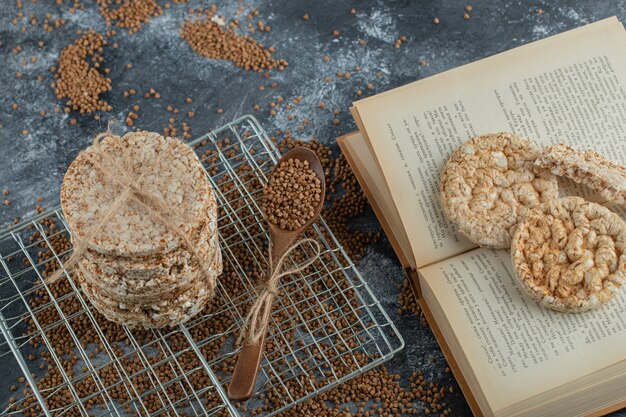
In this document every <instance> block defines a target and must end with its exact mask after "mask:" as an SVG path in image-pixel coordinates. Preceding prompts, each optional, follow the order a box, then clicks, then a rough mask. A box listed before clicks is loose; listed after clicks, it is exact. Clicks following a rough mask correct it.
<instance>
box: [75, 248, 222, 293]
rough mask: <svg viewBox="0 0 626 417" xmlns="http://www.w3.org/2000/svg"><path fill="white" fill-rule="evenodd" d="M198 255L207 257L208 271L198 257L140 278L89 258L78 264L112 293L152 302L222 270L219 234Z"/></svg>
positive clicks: (99, 286)
mask: <svg viewBox="0 0 626 417" xmlns="http://www.w3.org/2000/svg"><path fill="white" fill-rule="evenodd" d="M198 256H200V257H201V259H203V260H204V264H205V265H210V267H209V269H208V271H203V270H202V267H201V265H199V263H198V261H197V260H196V259H195V258H191V259H187V260H186V262H184V263H181V264H174V265H173V266H172V267H171V268H169V269H167V270H165V272H164V273H163V274H161V275H159V274H155V275H152V276H149V277H141V278H137V277H135V276H132V277H129V275H128V274H125V273H123V272H119V271H113V272H111V271H107V269H106V267H103V266H102V264H100V263H95V262H93V261H90V260H88V259H86V258H83V259H81V260H80V261H79V262H78V267H79V268H81V272H82V276H83V278H84V280H85V281H86V282H88V283H89V284H91V285H92V286H93V287H94V288H95V289H96V290H97V291H100V292H102V293H103V294H105V295H107V296H109V297H115V298H117V299H119V300H120V301H122V302H124V301H126V302H127V303H132V302H150V301H152V300H160V299H163V297H164V296H168V295H169V294H171V292H173V291H174V292H180V291H184V290H187V289H189V288H191V287H192V286H193V285H194V284H195V283H196V282H198V281H202V280H206V279H207V277H216V276H218V275H219V274H221V272H222V263H221V261H220V262H217V260H219V259H221V258H220V248H219V242H218V241H217V236H215V237H214V238H213V239H211V241H210V242H207V243H206V244H205V245H204V247H202V248H199V249H198Z"/></svg>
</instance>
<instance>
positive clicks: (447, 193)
mask: <svg viewBox="0 0 626 417" xmlns="http://www.w3.org/2000/svg"><path fill="white" fill-rule="evenodd" d="M539 155H540V152H539V149H538V148H537V147H536V146H535V145H534V144H533V143H532V142H531V141H530V140H528V139H524V138H522V137H520V136H517V135H515V134H513V133H494V134H488V135H483V136H477V137H474V138H471V139H470V140H468V141H467V142H465V143H463V144H462V145H461V146H459V147H458V148H457V149H456V150H455V151H454V152H453V153H452V155H451V156H450V159H448V162H447V163H446V165H445V167H444V169H443V172H442V174H441V181H440V188H439V191H440V198H441V204H442V207H443V210H444V213H445V215H446V217H447V218H448V219H450V220H451V221H452V222H453V223H455V224H456V225H457V227H458V230H459V232H460V233H461V234H463V235H464V236H465V237H467V238H468V239H469V240H471V241H472V242H475V243H478V244H479V245H480V246H486V247H492V248H509V247H510V245H511V236H512V235H513V233H514V232H515V227H516V226H517V223H518V222H519V221H520V219H522V218H523V217H524V215H525V214H526V212H527V211H528V210H529V209H530V208H533V207H536V206H538V205H539V204H541V203H543V202H546V201H549V200H551V199H554V198H558V183H557V180H556V177H555V176H554V175H552V174H551V173H550V172H549V171H547V170H539V171H538V172H535V171H534V170H533V163H534V161H535V160H536V159H537V158H538V157H539Z"/></svg>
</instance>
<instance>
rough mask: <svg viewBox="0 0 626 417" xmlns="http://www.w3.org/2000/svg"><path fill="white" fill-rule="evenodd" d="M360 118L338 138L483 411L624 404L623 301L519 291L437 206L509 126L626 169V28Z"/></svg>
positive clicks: (446, 84) (491, 62) (398, 93)
mask: <svg viewBox="0 0 626 417" xmlns="http://www.w3.org/2000/svg"><path fill="white" fill-rule="evenodd" d="M351 110H352V114H353V115H354V118H355V119H356V122H357V125H358V127H359V131H360V132H358V133H353V134H349V135H346V136H344V137H342V138H339V139H338V142H339V144H340V146H341V148H342V150H343V152H344V154H345V155H346V158H347V159H348V161H349V163H350V165H351V166H352V168H353V170H354V171H355V174H356V176H357V178H358V180H359V182H360V183H361V186H362V187H363V189H364V190H365V193H366V194H367V196H368V198H369V200H370V203H371V204H372V207H373V209H374V211H375V213H376V215H377V217H378V219H379V220H380V222H381V224H382V226H383V228H384V230H385V232H386V234H387V236H388V237H389V239H390V241H391V242H392V245H393V247H394V250H395V252H396V253H397V255H398V258H399V259H400V261H401V263H402V264H403V266H404V267H405V270H406V271H407V273H408V275H409V277H410V279H411V280H412V284H413V285H414V289H415V290H416V294H417V296H418V298H419V302H420V304H421V306H422V308H423V311H424V313H425V315H426V318H427V319H428V321H429V323H430V325H431V327H432V328H433V331H434V333H435V336H436V337H437V339H438V341H439V343H440V345H441V347H442V350H443V351H444V353H445V355H446V357H447V359H448V362H449V363H450V366H451V368H452V370H453V372H454V374H455V376H456V378H457V380H458V381H459V383H460V385H461V388H462V389H463V392H464V394H465V396H466V398H467V399H468V402H469V404H470V407H471V408H472V411H473V412H474V414H475V415H485V416H568V417H569V416H576V415H581V416H582V415H603V414H606V413H608V412H611V411H613V410H617V409H619V408H622V407H624V406H626V294H623V295H622V296H619V297H617V298H616V299H614V300H612V301H611V302H609V303H608V304H607V305H606V306H604V307H603V308H601V309H600V310H598V311H595V312H590V313H582V314H574V315H568V314H563V313H558V312H553V311H550V310H546V309H543V308H541V307H539V306H538V305H537V304H536V303H535V302H534V301H532V300H531V299H530V298H528V297H527V296H526V295H524V294H523V292H522V291H521V289H520V288H519V287H518V286H517V284H516V282H515V277H514V275H513V274H514V272H513V268H512V265H511V261H510V255H509V252H508V251H505V250H490V249H484V248H478V247H477V246H476V245H475V244H474V243H472V242H470V241H468V240H466V239H464V238H463V237H462V236H460V235H459V234H458V233H457V232H456V229H455V227H454V225H452V224H451V223H450V222H449V221H448V220H447V219H446V218H445V216H444V214H443V211H442V208H441V205H440V203H439V174H440V172H441V170H442V169H443V166H444V163H445V161H446V160H447V158H448V157H449V155H450V154H451V153H452V151H453V150H454V149H455V148H456V147H457V146H458V145H459V144H461V143H462V142H464V141H465V140H467V139H469V138H470V137H472V136H476V135H480V134H485V133H491V132H499V131H512V132H515V133H517V134H519V135H521V136H523V137H527V138H529V139H531V140H533V141H535V143H537V145H538V146H546V145H548V144H553V143H567V144H570V145H572V146H574V147H576V148H579V149H594V150H596V151H598V152H600V153H602V154H604V155H605V156H607V157H608V158H609V159H611V160H613V161H617V162H620V163H625V164H626V32H625V31H624V27H623V25H622V24H621V23H620V22H619V21H618V20H617V19H616V18H610V19H606V20H602V21H599V22H596V23H593V24H590V25H587V26H584V27H581V28H578V29H575V30H572V31H569V32H566V33H563V34H560V35H557V36H553V37H550V38H547V39H544V40H541V41H537V42H534V43H531V44H528V45H525V46H522V47H519V48H516V49H513V50H510V51H507V52H504V53H501V54H498V55H494V56H492V57H489V58H486V59H483V60H480V61H477V62H474V63H472V64H468V65H464V66H462V67H459V68H457V69H454V70H450V71H447V72H444V73H441V74H438V75H435V76H432V77H430V78H426V79H423V80H420V81H417V82H415V83H412V84H409V85H407V86H404V87H400V88H397V89H394V90H391V91H388V92H386V93H383V94H378V95H376V96H373V97H370V98H367V99H364V100H361V101H358V102H356V103H355V104H354V106H353V108H352V109H351ZM568 192H570V193H571V192H576V193H583V194H584V193H585V190H584V187H580V186H579V187H573V189H570V190H568ZM590 198H591V196H590ZM624 292H625V293H626V289H624Z"/></svg>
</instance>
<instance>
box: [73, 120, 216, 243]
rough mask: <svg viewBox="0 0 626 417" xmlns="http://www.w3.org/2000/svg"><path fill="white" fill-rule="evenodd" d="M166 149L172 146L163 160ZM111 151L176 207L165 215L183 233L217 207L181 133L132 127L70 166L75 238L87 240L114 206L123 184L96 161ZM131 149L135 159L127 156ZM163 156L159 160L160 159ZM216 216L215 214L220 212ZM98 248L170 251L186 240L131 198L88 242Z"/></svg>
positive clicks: (130, 172) (145, 184)
mask: <svg viewBox="0 0 626 417" xmlns="http://www.w3.org/2000/svg"><path fill="white" fill-rule="evenodd" d="M163 152H168V153H167V155H165V156H163V157H161V158H160V160H159V156H160V155H162V154H163ZM100 153H105V154H107V155H108V156H109V157H110V158H111V159H112V160H113V161H115V163H116V164H117V167H115V166H109V164H106V163H105V165H106V169H109V170H111V172H112V173H115V174H117V173H119V169H124V170H125V171H127V174H128V175H129V176H130V177H132V178H133V179H135V180H136V181H138V182H139V186H140V187H141V189H142V191H144V192H146V193H147V194H149V195H151V196H153V197H155V198H157V199H160V200H162V201H164V202H165V203H167V204H168V205H169V206H171V207H172V208H173V209H174V211H175V212H174V213H165V216H166V217H167V218H168V219H170V220H171V221H173V222H174V223H175V224H176V227H177V229H178V230H180V231H182V232H183V233H191V232H192V231H193V230H195V229H198V228H199V227H200V226H201V224H202V222H204V221H205V218H206V213H207V212H216V210H217V207H216V206H217V205H216V202H215V197H214V195H213V191H212V188H211V185H210V184H209V181H208V179H207V178H206V175H205V172H204V170H203V168H202V164H201V163H200V160H199V159H198V157H197V156H196V154H195V152H194V151H193V150H192V149H191V148H190V147H189V146H187V145H185V144H184V143H183V142H181V141H180V140H178V139H173V138H169V137H167V138H166V137H163V136H161V135H159V134H158V133H151V132H133V133H128V134H126V135H124V136H123V137H122V138H121V140H115V139H114V138H113V137H111V136H107V137H105V138H104V139H102V140H101V141H99V142H98V143H97V144H94V145H92V146H90V147H88V148H87V149H85V150H84V151H83V152H81V153H80V154H79V155H78V156H77V157H76V159H75V160H74V161H73V162H72V164H71V165H70V167H69V168H68V170H67V172H66V174H65V177H64V178H63V185H62V187H61V206H62V209H63V214H64V215H65V218H66V220H67V223H68V226H69V229H70V231H71V232H72V234H73V239H74V241H76V240H78V241H83V240H84V239H85V238H86V237H87V236H88V234H89V233H90V229H91V227H93V225H94V224H96V223H97V222H98V221H99V220H100V219H102V218H103V217H104V215H105V214H106V213H107V212H108V211H110V209H111V206H112V205H113V204H114V203H115V201H116V200H117V198H118V196H119V195H120V193H121V192H122V190H123V186H122V185H121V184H120V183H119V182H117V181H115V180H113V179H111V177H110V175H105V174H104V173H103V172H101V171H100V170H99V169H97V168H96V167H95V166H94V163H93V162H92V160H96V161H99V162H100V163H102V157H101V156H100ZM124 153H127V154H128V155H129V160H130V161H131V163H129V164H127V163H126V162H125V161H124V158H123V154H124ZM157 160H158V163H157ZM215 216H216V215H215ZM86 244H87V245H88V247H89V248H90V249H92V250H93V251H96V252H99V253H103V254H107V255H117V256H146V255H154V254H158V253H167V252H170V251H172V250H174V249H176V248H177V247H179V246H181V239H180V236H179V234H178V233H177V230H171V229H170V228H168V227H167V226H165V225H164V224H163V223H162V222H161V221H159V220H158V219H157V218H156V217H155V215H154V214H153V213H150V211H149V210H147V209H146V207H144V206H143V205H142V204H140V203H139V202H137V201H136V200H135V199H133V198H128V200H127V202H126V203H125V204H122V205H121V206H120V207H119V208H117V209H115V210H114V211H113V213H112V214H111V215H110V216H109V218H108V219H107V220H106V224H105V225H104V226H103V227H102V228H101V229H100V230H99V231H98V233H96V234H95V235H94V236H92V237H91V239H90V240H89V242H86Z"/></svg>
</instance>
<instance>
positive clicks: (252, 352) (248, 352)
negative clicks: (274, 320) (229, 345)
mask: <svg viewBox="0 0 626 417" xmlns="http://www.w3.org/2000/svg"><path fill="white" fill-rule="evenodd" d="M265 327H266V328H265V329H263V336H261V338H260V339H259V341H258V342H257V343H256V344H249V343H248V342H247V341H246V342H244V344H243V346H242V347H241V350H240V351H239V358H238V359H237V364H236V365H235V371H234V372H233V377H232V378H231V380H230V384H229V385H228V398H230V399H231V400H235V401H245V400H247V399H248V398H250V397H251V396H252V393H253V392H254V383H255V382H256V377H257V375H258V372H259V365H260V364H261V357H262V356H263V347H264V346H265V334H266V332H267V326H265Z"/></svg>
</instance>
